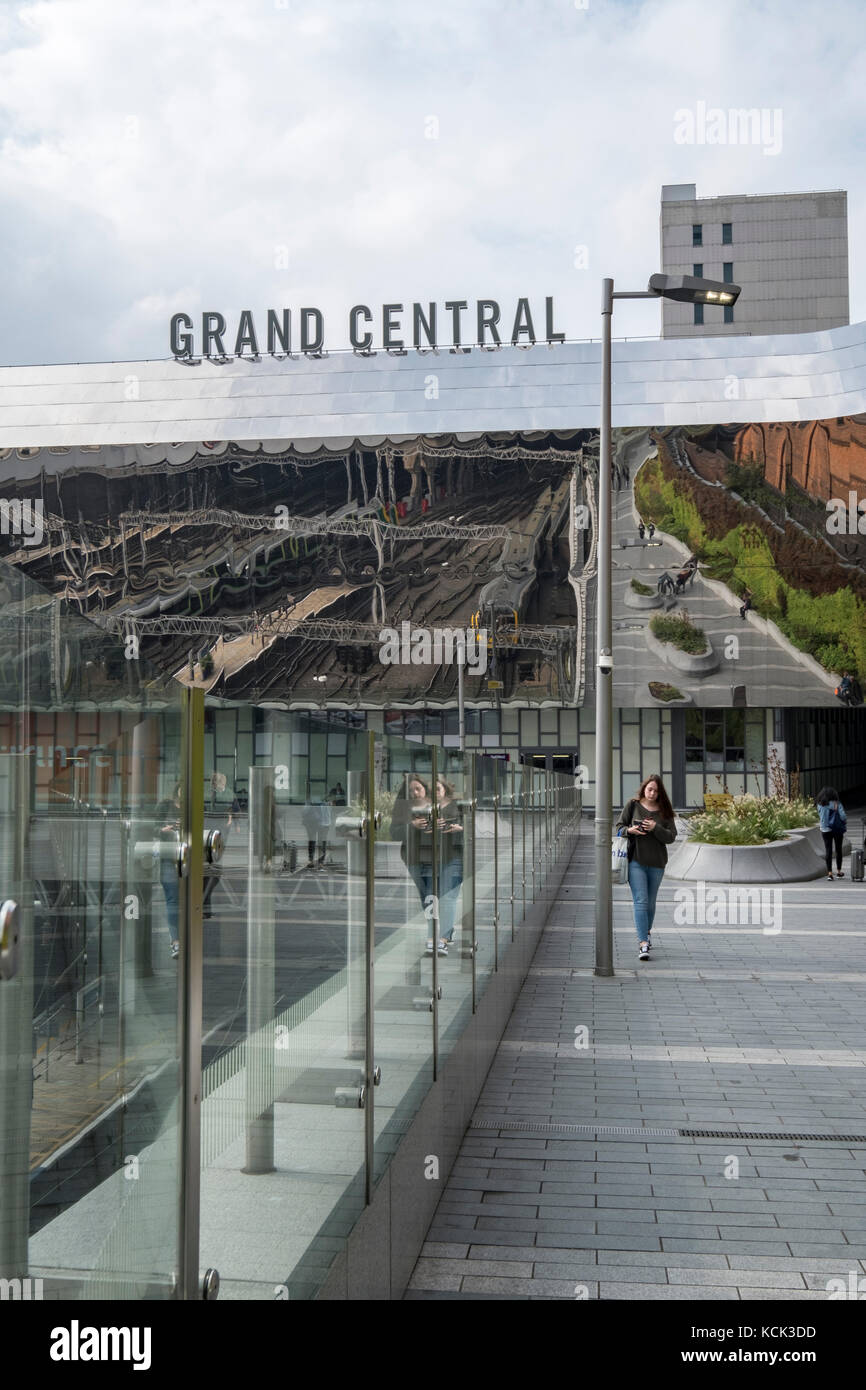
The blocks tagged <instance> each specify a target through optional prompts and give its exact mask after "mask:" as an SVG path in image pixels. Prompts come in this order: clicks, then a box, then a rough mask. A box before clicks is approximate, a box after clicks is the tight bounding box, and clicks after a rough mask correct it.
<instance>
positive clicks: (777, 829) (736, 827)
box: [689, 795, 817, 845]
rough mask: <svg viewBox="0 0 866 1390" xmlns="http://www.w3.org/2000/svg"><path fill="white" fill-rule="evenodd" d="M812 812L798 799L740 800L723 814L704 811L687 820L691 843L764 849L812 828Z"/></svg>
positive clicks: (808, 806) (764, 798)
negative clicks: (804, 828)
mask: <svg viewBox="0 0 866 1390" xmlns="http://www.w3.org/2000/svg"><path fill="white" fill-rule="evenodd" d="M816 819H817V817H816V813H815V808H814V807H813V806H812V803H811V802H809V801H805V800H804V799H802V798H799V797H798V798H796V799H794V800H786V799H785V798H783V797H775V796H749V795H746V796H740V797H737V798H736V800H735V801H734V804H733V806H731V807H729V808H728V809H727V810H724V811H705V812H702V813H701V814H700V815H697V816H692V817H691V818H690V820H689V834H690V838H691V839H692V840H695V841H697V843H699V844H704V845H765V844H769V843H770V842H771V841H772V840H784V839H785V838H786V835H787V832H788V831H789V830H793V829H800V828H802V827H805V826H809V825H814V824H815V821H816Z"/></svg>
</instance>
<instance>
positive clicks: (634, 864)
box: [617, 776, 677, 960]
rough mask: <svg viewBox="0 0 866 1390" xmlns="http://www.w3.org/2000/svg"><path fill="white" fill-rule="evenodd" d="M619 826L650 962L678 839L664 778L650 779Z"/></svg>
mask: <svg viewBox="0 0 866 1390" xmlns="http://www.w3.org/2000/svg"><path fill="white" fill-rule="evenodd" d="M617 825H618V826H621V827H622V828H623V829H624V830H625V833H626V835H627V836H628V886H629V888H630V889H631V897H632V905H633V907H634V925H635V930H636V931H637V939H638V956H639V957H640V959H641V960H649V958H650V957H649V953H650V948H651V946H652V938H651V932H652V926H653V918H654V917H655V911H656V897H657V896H658V891H659V888H660V886H661V881H662V879H663V878H664V872H665V865H666V864H667V862H668V852H667V846H668V845H670V844H672V843H673V841H674V840H675V839H676V838H677V827H676V824H675V822H674V808H673V806H672V805H671V803H670V797H669V796H668V794H667V792H666V791H665V789H664V784H663V782H662V779H661V778H660V777H656V776H653V777H646V778H645V779H644V781H643V782H642V783H641V785H640V787H639V788H638V792H637V796H633V797H632V799H631V801H627V802H626V804H625V806H623V808H622V814H621V815H620V818H619V820H618V821H617Z"/></svg>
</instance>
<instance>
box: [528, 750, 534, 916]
mask: <svg viewBox="0 0 866 1390" xmlns="http://www.w3.org/2000/svg"><path fill="white" fill-rule="evenodd" d="M535 771H536V769H535V768H534V767H530V769H529V795H530V799H531V800H530V813H529V816H530V821H531V823H532V901H533V902H535V860H536V854H535V819H536V817H535Z"/></svg>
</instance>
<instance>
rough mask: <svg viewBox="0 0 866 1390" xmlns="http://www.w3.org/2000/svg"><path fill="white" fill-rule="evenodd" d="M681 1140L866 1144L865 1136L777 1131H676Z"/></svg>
mask: <svg viewBox="0 0 866 1390" xmlns="http://www.w3.org/2000/svg"><path fill="white" fill-rule="evenodd" d="M677 1134H681V1135H682V1137H683V1139H783V1140H785V1142H787V1141H788V1140H789V1139H808V1140H809V1142H810V1143H813V1144H814V1143H822V1144H866V1134H797V1133H792V1132H790V1131H788V1130H785V1131H784V1133H781V1134H780V1133H779V1131H778V1130H777V1129H770V1130H763V1129H741V1130H730V1129H678V1130H677Z"/></svg>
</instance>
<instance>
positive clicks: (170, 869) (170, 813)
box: [156, 782, 180, 960]
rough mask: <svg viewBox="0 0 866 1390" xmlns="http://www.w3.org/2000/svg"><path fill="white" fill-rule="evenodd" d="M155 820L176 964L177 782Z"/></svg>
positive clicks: (178, 888)
mask: <svg viewBox="0 0 866 1390" xmlns="http://www.w3.org/2000/svg"><path fill="white" fill-rule="evenodd" d="M156 819H157V825H158V827H159V828H158V831H157V834H158V837H159V877H160V881H161V883H162V891H163V893H164V894H165V916H166V922H167V924H168V938H169V945H170V949H171V954H172V958H173V959H175V960H176V959H177V957H178V954H179V952H180V940H179V935H180V934H179V930H178V922H179V916H180V875H179V874H178V868H177V851H178V847H179V845H180V782H177V783H176V784H175V787H174V791H173V793H172V795H171V796H170V797H166V799H165V800H164V801H161V802H160V803H159V805H158V806H157V808H156Z"/></svg>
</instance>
